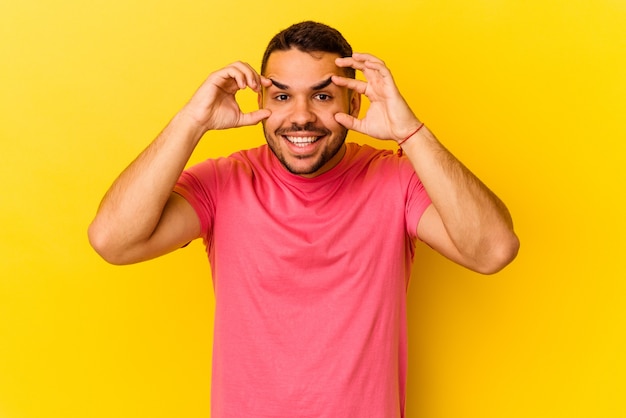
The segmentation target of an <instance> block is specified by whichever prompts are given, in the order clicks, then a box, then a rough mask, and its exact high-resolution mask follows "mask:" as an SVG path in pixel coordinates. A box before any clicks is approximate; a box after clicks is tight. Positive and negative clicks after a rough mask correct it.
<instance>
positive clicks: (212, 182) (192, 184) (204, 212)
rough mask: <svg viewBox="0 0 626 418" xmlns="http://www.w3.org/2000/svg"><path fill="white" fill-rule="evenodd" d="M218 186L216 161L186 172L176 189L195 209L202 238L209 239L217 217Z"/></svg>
mask: <svg viewBox="0 0 626 418" xmlns="http://www.w3.org/2000/svg"><path fill="white" fill-rule="evenodd" d="M217 186H218V176H217V167H216V164H215V161H214V160H207V161H204V162H202V163H200V164H197V165H195V166H192V167H190V168H188V169H187V170H185V171H184V172H183V173H182V174H181V176H180V178H179V179H178V182H177V183H176V185H175V187H174V192H175V193H178V194H179V195H181V196H182V197H183V198H184V199H185V200H187V202H189V204H190V205H191V206H192V207H193V208H194V210H195V211H196V214H197V215H198V219H199V220H200V226H201V229H202V237H203V238H205V239H208V237H209V235H210V231H211V227H212V225H213V220H214V217H215V203H216V202H215V196H216V188H217Z"/></svg>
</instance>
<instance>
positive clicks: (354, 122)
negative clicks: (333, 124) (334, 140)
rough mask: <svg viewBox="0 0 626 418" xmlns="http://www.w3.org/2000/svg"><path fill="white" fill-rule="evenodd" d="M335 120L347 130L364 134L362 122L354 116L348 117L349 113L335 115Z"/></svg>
mask: <svg viewBox="0 0 626 418" xmlns="http://www.w3.org/2000/svg"><path fill="white" fill-rule="evenodd" d="M335 120H336V121H337V123H339V124H340V125H342V126H343V127H344V128H346V129H350V130H353V131H356V132H360V133H364V132H363V131H362V130H361V125H362V122H361V121H360V120H359V119H357V118H355V117H354V116H351V115H348V114H347V113H335Z"/></svg>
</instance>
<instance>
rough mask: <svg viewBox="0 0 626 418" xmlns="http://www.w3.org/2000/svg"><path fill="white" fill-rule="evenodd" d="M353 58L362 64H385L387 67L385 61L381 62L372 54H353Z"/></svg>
mask: <svg viewBox="0 0 626 418" xmlns="http://www.w3.org/2000/svg"><path fill="white" fill-rule="evenodd" d="M352 58H354V59H355V60H357V61H360V62H366V61H369V62H377V63H379V64H383V65H385V62H384V61H383V60H381V59H380V58H378V57H376V56H374V55H372V54H364V53H360V52H355V53H354V54H352Z"/></svg>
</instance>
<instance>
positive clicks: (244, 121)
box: [238, 109, 272, 126]
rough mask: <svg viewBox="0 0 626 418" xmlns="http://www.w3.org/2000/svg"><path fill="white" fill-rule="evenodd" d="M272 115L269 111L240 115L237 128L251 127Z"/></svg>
mask: <svg viewBox="0 0 626 418" xmlns="http://www.w3.org/2000/svg"><path fill="white" fill-rule="evenodd" d="M271 114H272V111H271V110H269V109H259V110H255V111H253V112H250V113H242V114H241V117H240V119H239V123H238V126H252V125H256V124H257V123H259V122H261V121H262V120H263V119H267V118H269V117H270V115H271Z"/></svg>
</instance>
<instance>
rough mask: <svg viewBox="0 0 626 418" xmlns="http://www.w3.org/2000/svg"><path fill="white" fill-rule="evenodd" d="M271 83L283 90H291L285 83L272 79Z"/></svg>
mask: <svg viewBox="0 0 626 418" xmlns="http://www.w3.org/2000/svg"><path fill="white" fill-rule="evenodd" d="M270 81H271V82H272V84H273V85H274V86H276V87H278V88H279V89H281V90H289V86H287V85H285V84H283V83H279V82H278V81H276V80H274V79H272V78H270Z"/></svg>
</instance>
